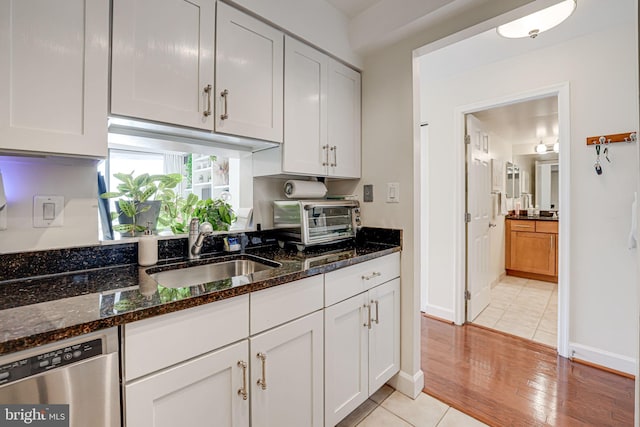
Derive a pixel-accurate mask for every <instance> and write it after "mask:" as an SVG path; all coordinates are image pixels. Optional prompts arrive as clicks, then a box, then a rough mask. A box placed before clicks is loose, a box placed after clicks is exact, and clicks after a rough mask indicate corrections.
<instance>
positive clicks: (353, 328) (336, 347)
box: [324, 292, 369, 427]
mask: <svg viewBox="0 0 640 427" xmlns="http://www.w3.org/2000/svg"><path fill="white" fill-rule="evenodd" d="M367 295H368V293H366V292H365V293H363V294H360V295H356V296H354V297H352V298H349V299H347V300H345V301H342V302H340V303H338V304H335V305H332V306H331V307H327V308H326V309H325V311H324V327H325V362H324V363H325V373H324V378H325V379H324V390H325V397H324V399H325V415H324V416H325V425H326V426H327V427H333V426H334V425H336V424H337V423H338V422H339V421H340V420H341V419H343V418H344V417H346V416H347V415H348V414H349V413H351V412H352V411H353V410H355V409H356V408H357V407H358V406H360V404H361V403H362V402H364V401H365V400H367V397H368V396H369V384H368V383H369V372H368V366H369V361H368V359H369V357H368V354H369V344H368V343H369V329H368V324H369V323H368V322H369V321H368V313H369V310H368V309H367V304H368V303H369V301H368V298H367Z"/></svg>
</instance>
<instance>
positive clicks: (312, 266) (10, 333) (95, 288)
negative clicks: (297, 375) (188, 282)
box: [0, 242, 401, 354]
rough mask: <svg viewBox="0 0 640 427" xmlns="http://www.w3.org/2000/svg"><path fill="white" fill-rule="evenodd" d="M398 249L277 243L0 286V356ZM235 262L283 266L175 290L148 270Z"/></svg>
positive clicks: (394, 246)
mask: <svg viewBox="0 0 640 427" xmlns="http://www.w3.org/2000/svg"><path fill="white" fill-rule="evenodd" d="M400 250H401V247H400V245H399V244H386V243H372V242H359V243H358V244H355V242H351V243H349V244H345V245H340V246H339V247H331V248H324V249H322V248H320V249H314V250H308V251H307V252H305V253H301V252H296V251H295V250H293V249H290V248H285V249H281V248H279V247H278V246H277V245H272V246H265V247H261V248H254V249H248V250H247V251H246V253H245V254H241V255H233V254H225V255H223V256H220V255H218V256H214V257H203V258H202V259H200V260H196V261H179V262H177V261H175V260H173V261H172V262H163V263H158V264H157V265H156V266H153V267H139V266H137V265H131V264H129V265H120V266H111V267H105V268H95V269H90V270H82V271H74V272H69V273H61V274H53V275H46V276H40V277H34V278H29V279H24V280H10V281H5V282H0V354H5V353H10V352H14V351H19V350H24V349H27V348H30V347H35V346H38V345H41V344H45V343H49V342H53V341H57V340H61V339H64V338H69V337H73V336H77V335H81V334H84V333H88V332H92V331H96V330H100V329H104V328H108V327H112V326H118V325H123V324H126V323H129V322H134V321H136V320H141V319H145V318H149V317H153V316H157V315H161V314H165V313H170V312H174V311H178V310H183V309H186V308H190V307H195V306H198V305H202V304H207V303H210V302H213V301H219V300H222V299H226V298H231V297H234V296H237V295H242V294H246V293H249V292H254V291H259V290H261V289H266V288H270V287H273V286H278V285H281V284H284V283H288V282H291V281H294V280H298V279H303V278H305V277H309V276H314V275H317V274H322V273H326V272H329V271H332V270H335V269H338V268H343V267H346V266H349V265H353V264H357V263H360V262H364V261H368V260H371V259H375V258H378V257H381V256H384V255H388V254H391V253H394V252H399V251H400ZM234 256H235V257H238V256H240V257H244V258H249V259H251V258H252V257H258V258H263V259H266V260H270V261H275V262H277V263H280V264H281V266H279V267H275V268H272V269H268V270H263V271H258V272H255V273H252V274H250V275H247V276H240V277H236V278H233V280H231V279H226V280H220V281H216V282H210V283H206V284H201V285H196V286H191V287H185V288H177V289H173V288H164V287H162V286H158V284H157V283H156V282H155V281H154V280H153V279H152V278H151V277H150V276H149V274H147V272H146V270H150V269H151V268H153V270H151V271H150V273H153V272H154V271H158V270H162V269H168V268H172V267H177V268H184V267H189V266H192V265H198V264H203V263H207V262H210V261H211V259H212V258H215V260H216V261H225V260H229V259H232V258H233V257H234ZM175 264H177V265H175ZM170 266H171V267H170Z"/></svg>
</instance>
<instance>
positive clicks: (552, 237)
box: [549, 234, 556, 251]
mask: <svg viewBox="0 0 640 427" xmlns="http://www.w3.org/2000/svg"><path fill="white" fill-rule="evenodd" d="M555 237H556V236H554V235H553V234H552V235H551V247H550V248H549V249H551V250H552V251H553V250H554V249H555V248H554V243H555V240H556V239H555Z"/></svg>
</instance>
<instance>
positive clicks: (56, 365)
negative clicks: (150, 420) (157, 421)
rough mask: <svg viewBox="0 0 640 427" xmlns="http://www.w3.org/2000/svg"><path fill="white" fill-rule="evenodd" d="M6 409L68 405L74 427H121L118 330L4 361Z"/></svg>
mask: <svg viewBox="0 0 640 427" xmlns="http://www.w3.org/2000/svg"><path fill="white" fill-rule="evenodd" d="M0 404H1V405H13V404H19V405H41V404H48V405H56V404H63V405H65V404H67V405H69V420H70V424H69V425H70V427H87V426H92V427H119V426H120V425H121V424H120V392H119V374H118V334H117V328H111V329H106V330H103V331H98V332H93V333H90V334H86V335H82V336H79V337H75V338H70V339H66V340H63V341H58V342H55V343H52V344H47V345H44V346H40V347H36V348H33V349H29V350H24V351H21V352H18V353H12V354H8V355H6V356H0Z"/></svg>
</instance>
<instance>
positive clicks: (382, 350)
mask: <svg viewBox="0 0 640 427" xmlns="http://www.w3.org/2000/svg"><path fill="white" fill-rule="evenodd" d="M368 304H371V323H372V326H371V331H370V333H369V395H371V394H373V393H374V392H375V391H376V390H377V389H379V388H380V387H382V385H383V384H384V383H386V382H387V381H388V380H389V379H390V378H391V377H392V376H394V375H395V374H396V373H398V371H400V279H395V280H392V281H390V282H387V283H385V284H383V285H380V286H378V287H377V288H374V289H371V290H370V291H369V301H368Z"/></svg>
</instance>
